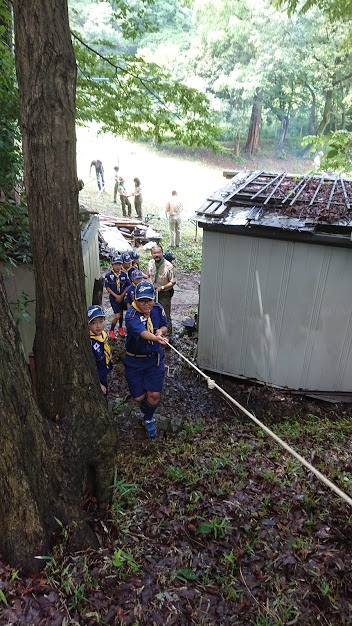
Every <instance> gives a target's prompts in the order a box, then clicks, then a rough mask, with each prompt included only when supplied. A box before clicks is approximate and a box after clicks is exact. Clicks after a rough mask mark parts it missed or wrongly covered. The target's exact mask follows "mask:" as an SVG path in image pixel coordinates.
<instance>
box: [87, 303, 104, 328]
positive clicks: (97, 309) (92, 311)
mask: <svg viewBox="0 0 352 626" xmlns="http://www.w3.org/2000/svg"><path fill="white" fill-rule="evenodd" d="M87 315H88V324H90V323H91V322H92V321H93V320H95V318H96V317H105V313H104V311H103V309H102V308H101V306H98V305H97V304H93V305H92V306H89V307H88V309H87Z"/></svg>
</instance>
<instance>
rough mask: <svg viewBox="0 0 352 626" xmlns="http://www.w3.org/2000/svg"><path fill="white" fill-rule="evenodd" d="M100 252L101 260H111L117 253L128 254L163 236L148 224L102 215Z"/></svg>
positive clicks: (157, 240) (100, 217)
mask: <svg viewBox="0 0 352 626" xmlns="http://www.w3.org/2000/svg"><path fill="white" fill-rule="evenodd" d="M99 220H100V227H99V252H100V258H106V259H110V257H111V255H112V254H114V253H115V252H127V251H129V250H132V245H131V244H134V245H135V247H138V246H140V245H143V244H146V243H148V242H151V241H154V242H156V243H158V242H159V241H160V240H161V238H162V235H161V233H159V232H157V231H156V230H154V228H153V227H152V226H150V225H148V224H144V223H143V222H141V221H140V220H134V219H130V218H127V217H120V218H119V217H114V216H111V215H100V216H99Z"/></svg>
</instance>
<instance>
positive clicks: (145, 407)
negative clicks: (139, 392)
mask: <svg viewBox="0 0 352 626" xmlns="http://www.w3.org/2000/svg"><path fill="white" fill-rule="evenodd" d="M140 406H141V409H142V413H143V414H144V419H145V420H148V421H149V420H151V419H153V415H154V413H155V411H156V407H157V406H158V405H155V406H152V405H151V404H148V402H147V401H146V399H145V398H143V400H142V402H141V404H140Z"/></svg>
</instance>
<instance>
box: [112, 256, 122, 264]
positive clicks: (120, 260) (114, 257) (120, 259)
mask: <svg viewBox="0 0 352 626" xmlns="http://www.w3.org/2000/svg"><path fill="white" fill-rule="evenodd" d="M111 263H112V264H113V265H114V263H121V265H122V263H123V261H122V257H120V256H113V257H112V259H111Z"/></svg>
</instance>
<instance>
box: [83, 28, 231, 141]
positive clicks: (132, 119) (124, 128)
mask: <svg viewBox="0 0 352 626" xmlns="http://www.w3.org/2000/svg"><path fill="white" fill-rule="evenodd" d="M74 45H75V52H76V58H77V64H78V79H77V121H81V122H83V123H84V122H85V121H91V120H93V119H94V120H97V121H99V122H101V123H102V131H111V132H113V133H115V134H118V135H122V136H124V137H127V138H129V139H147V138H149V139H152V140H153V141H154V142H155V143H161V142H163V141H166V140H172V141H174V142H175V143H177V144H181V145H185V146H206V147H209V148H212V149H214V150H218V149H219V146H218V144H217V142H216V137H217V135H218V129H217V127H216V126H215V124H214V123H213V119H212V114H211V112H210V104H209V100H208V99H207V98H206V96H204V95H203V94H201V93H200V92H199V91H197V90H196V89H193V88H191V87H187V86H185V85H183V84H182V83H179V82H177V81H175V80H173V78H172V77H171V76H170V75H169V74H168V73H167V72H165V71H163V70H161V69H160V67H158V66H157V65H156V64H155V63H148V62H146V61H145V60H144V59H143V58H141V57H138V56H130V55H126V54H122V55H119V56H118V57H117V56H116V55H114V54H108V55H106V56H102V55H99V54H97V52H96V51H95V50H94V49H93V48H91V47H89V46H87V45H86V44H85V43H84V42H83V41H82V39H81V38H80V37H78V36H77V35H74Z"/></svg>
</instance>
